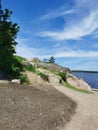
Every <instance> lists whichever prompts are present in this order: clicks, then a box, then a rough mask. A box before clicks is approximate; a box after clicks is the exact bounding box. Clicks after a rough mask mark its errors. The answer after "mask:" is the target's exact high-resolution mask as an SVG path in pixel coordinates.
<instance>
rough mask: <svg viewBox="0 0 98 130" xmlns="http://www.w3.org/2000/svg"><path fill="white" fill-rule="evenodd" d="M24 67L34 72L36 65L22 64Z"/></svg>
mask: <svg viewBox="0 0 98 130" xmlns="http://www.w3.org/2000/svg"><path fill="white" fill-rule="evenodd" d="M24 68H25V69H26V70H28V71H31V72H33V73H35V72H36V67H35V66H33V65H24Z"/></svg>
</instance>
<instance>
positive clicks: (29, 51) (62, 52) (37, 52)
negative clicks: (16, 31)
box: [16, 39, 98, 59]
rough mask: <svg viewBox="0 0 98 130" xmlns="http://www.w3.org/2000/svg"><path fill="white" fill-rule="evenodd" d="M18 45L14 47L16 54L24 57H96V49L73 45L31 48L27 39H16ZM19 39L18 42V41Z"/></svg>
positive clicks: (97, 55) (97, 54)
mask: <svg viewBox="0 0 98 130" xmlns="http://www.w3.org/2000/svg"><path fill="white" fill-rule="evenodd" d="M17 41H18V43H19V44H18V45H17V47H16V52H17V55H20V56H23V57H26V58H29V59H31V58H33V57H39V58H40V59H43V58H49V57H50V56H54V57H55V58H65V57H88V58H89V57H94V58H95V57H98V51H91V50H88V51H87V50H86V51H83V50H79V49H76V48H74V47H73V46H72V47H71V46H67V45H66V46H59V44H57V46H56V47H55V46H54V47H53V48H52V49H50V48H44V47H42V48H33V47H30V46H28V45H27V44H26V43H25V42H26V41H27V39H18V40H17ZM19 41H20V42H19Z"/></svg>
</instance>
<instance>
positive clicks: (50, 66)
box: [30, 61, 71, 73]
mask: <svg viewBox="0 0 98 130" xmlns="http://www.w3.org/2000/svg"><path fill="white" fill-rule="evenodd" d="M30 63H31V64H32V65H34V66H36V67H42V68H46V69H48V70H54V71H57V72H59V71H60V72H63V71H65V72H70V73H71V70H70V69H69V68H66V67H62V66H60V65H58V64H52V63H44V62H41V61H39V62H30Z"/></svg>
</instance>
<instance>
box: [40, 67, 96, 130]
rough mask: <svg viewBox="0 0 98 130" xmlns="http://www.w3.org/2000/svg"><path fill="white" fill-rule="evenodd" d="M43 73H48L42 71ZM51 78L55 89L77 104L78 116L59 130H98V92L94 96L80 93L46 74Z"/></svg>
mask: <svg viewBox="0 0 98 130" xmlns="http://www.w3.org/2000/svg"><path fill="white" fill-rule="evenodd" d="M41 71H43V72H44V71H46V70H42V69H41ZM46 73H47V74H48V75H49V77H50V82H52V84H53V81H54V80H55V81H56V82H55V84H53V87H54V88H56V89H57V90H58V91H60V92H62V93H63V94H65V95H67V96H68V97H70V98H71V99H73V100H74V101H75V102H76V103H77V109H76V114H74V116H73V117H72V119H71V121H70V123H68V124H67V125H65V126H64V127H62V128H59V130H98V91H96V92H94V91H93V94H86V93H80V92H77V91H74V90H71V89H69V88H66V87H65V86H62V85H60V84H59V83H58V82H59V81H57V80H59V79H58V77H57V76H56V75H54V74H52V73H50V72H49V71H47V72H46Z"/></svg>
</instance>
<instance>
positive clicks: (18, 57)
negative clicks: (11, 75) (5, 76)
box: [14, 55, 26, 63]
mask: <svg viewBox="0 0 98 130" xmlns="http://www.w3.org/2000/svg"><path fill="white" fill-rule="evenodd" d="M14 57H15V58H16V59H17V60H18V61H19V62H20V63H22V61H24V60H26V59H25V58H24V57H21V56H17V55H15V56H14Z"/></svg>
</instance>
